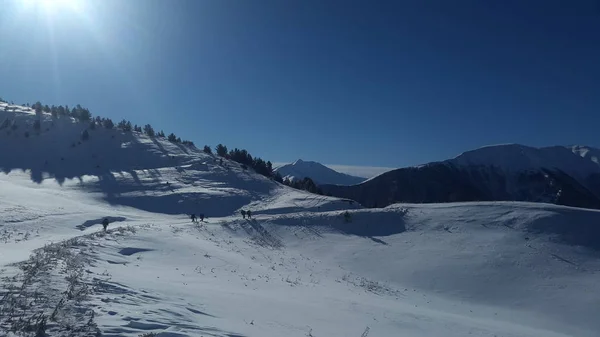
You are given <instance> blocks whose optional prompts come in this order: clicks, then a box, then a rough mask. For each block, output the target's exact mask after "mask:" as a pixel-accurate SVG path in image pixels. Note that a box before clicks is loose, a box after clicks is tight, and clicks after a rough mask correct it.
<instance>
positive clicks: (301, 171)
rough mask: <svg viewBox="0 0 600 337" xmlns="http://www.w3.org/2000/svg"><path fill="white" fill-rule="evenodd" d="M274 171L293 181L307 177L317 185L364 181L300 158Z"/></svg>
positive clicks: (352, 183) (351, 183)
mask: <svg viewBox="0 0 600 337" xmlns="http://www.w3.org/2000/svg"><path fill="white" fill-rule="evenodd" d="M275 171H276V172H279V174H281V176H282V177H283V178H284V179H289V180H292V181H293V180H296V179H304V178H305V177H309V178H310V179H312V180H313V181H314V182H315V183H316V184H318V185H321V184H331V185H355V184H359V183H361V182H363V181H365V178H360V177H354V176H351V175H348V174H344V173H340V172H337V171H335V170H333V169H330V168H329V167H327V166H325V165H323V164H320V163H317V162H314V161H304V160H301V159H298V160H296V161H295V162H293V163H292V164H287V165H283V166H280V167H278V168H276V169H275Z"/></svg>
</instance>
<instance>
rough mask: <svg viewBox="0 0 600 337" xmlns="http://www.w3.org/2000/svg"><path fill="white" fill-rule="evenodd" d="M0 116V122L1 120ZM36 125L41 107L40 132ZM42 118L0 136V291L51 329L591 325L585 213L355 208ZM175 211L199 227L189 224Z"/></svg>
mask: <svg viewBox="0 0 600 337" xmlns="http://www.w3.org/2000/svg"><path fill="white" fill-rule="evenodd" d="M1 110H3V107H2V105H1V104H0V120H2V119H3V118H5V117H6V116H10V117H11V118H12V117H15V116H16V115H12V114H13V112H8V113H6V112H2V111H1ZM20 110H25V109H20ZM18 113H20V112H17V113H15V114H18ZM3 114H4V115H3ZM21 114H22V113H21ZM16 117H18V118H19V121H20V123H21V124H26V123H27V122H29V120H30V119H31V118H33V115H31V114H29V113H28V115H24V114H22V115H19V116H16ZM51 122H52V119H51V118H50V117H49V116H44V123H43V126H46V125H48V126H49V125H51V124H50V123H51ZM54 122H55V128H52V127H50V129H49V131H44V132H42V133H41V134H40V135H34V134H33V133H32V135H31V136H30V137H29V138H28V139H25V138H24V137H22V136H21V137H18V138H17V137H15V134H11V135H6V133H5V130H0V151H2V152H1V153H2V156H0V167H2V169H3V172H4V173H0V212H1V213H0V214H1V215H0V277H2V282H1V283H0V298H2V299H3V300H4V299H8V298H11V297H10V296H9V295H10V294H9V295H7V291H8V289H12V290H11V291H16V292H19V294H20V295H21V297H19V298H25V301H23V302H22V303H23V304H22V305H23V306H24V307H23V308H22V309H21V310H23V314H24V315H25V316H26V315H34V314H35V315H37V314H39V313H43V314H45V315H47V317H54V318H53V319H48V322H47V332H48V334H49V335H51V336H69V335H73V331H78V333H77V335H82V336H83V335H90V336H91V335H93V333H95V332H96V331H100V332H101V333H102V335H103V336H138V335H140V334H143V333H146V332H156V333H158V335H159V336H229V337H233V336H237V337H241V336H244V337H250V336H256V337H258V336H260V337H270V336H273V337H275V336H292V337H293V336H298V337H300V336H315V337H318V336H328V337H332V336H340V337H341V336H344V337H346V336H361V335H362V336H366V335H369V336H408V337H421V336H423V337H425V336H444V337H445V336H450V337H452V336H456V337H458V336H461V337H462V336H467V335H472V336H489V337H492V336H502V337H507V336H512V337H517V336H519V337H522V336H530V337H534V336H535V337H542V336H543V337H547V336H550V337H559V336H560V337H566V336H578V337H579V336H583V337H586V336H590V337H591V336H597V335H598V331H600V322H598V320H597V317H596V316H597V309H598V305H599V304H600V302H599V298H598V296H597V294H598V293H600V282H599V281H600V276H599V275H600V274H599V272H600V259H598V257H599V255H598V251H600V227H598V223H600V212H598V211H593V210H584V209H577V208H569V207H562V206H556V205H548V204H532V203H519V202H486V203H454V204H427V205H413V204H410V205H392V206H389V207H386V208H382V209H363V208H361V207H359V206H358V205H357V204H356V203H351V202H349V201H348V200H342V199H337V198H331V197H324V196H318V195H313V194H309V193H307V192H304V191H297V190H293V189H290V188H288V187H286V186H283V185H280V184H277V183H275V182H273V181H271V180H269V179H267V178H265V177H262V176H260V175H257V174H255V173H253V172H252V171H250V170H244V169H242V168H241V167H240V165H239V164H236V163H234V162H231V161H228V160H224V164H223V165H219V164H218V160H215V157H213V156H211V155H206V154H204V153H202V152H201V151H198V150H196V149H193V148H188V147H182V146H178V145H175V144H171V143H169V142H167V141H165V140H161V139H154V140H153V139H150V138H148V137H146V136H143V135H140V134H135V133H134V134H123V133H121V132H120V131H118V130H105V129H98V130H93V131H90V139H89V141H86V142H82V144H81V145H77V146H76V147H70V145H71V144H72V142H74V141H77V139H78V135H79V133H80V132H81V131H82V130H83V128H84V126H83V125H82V124H78V123H73V122H72V121H70V120H62V121H61V120H57V121H54ZM24 127H25V126H23V128H24ZM42 130H45V128H44V127H43V128H42ZM22 131H23V130H21V132H22ZM113 136H114V138H113ZM61 156H62V157H64V158H65V161H66V162H67V163H68V164H62V163H60V157H61ZM46 160H47V161H48V162H49V165H45V164H44V162H45V161H46ZM98 164H100V165H101V167H100V168H99V169H98V168H97V167H96V165H98ZM167 182H168V184H167ZM241 209H245V210H248V209H250V210H252V212H253V216H252V219H242V217H241V216H240V215H239V211H240V210H241ZM346 211H348V212H349V214H350V221H349V222H347V221H346V220H345V218H344V217H343V216H342V214H343V212H346ZM192 212H194V213H196V214H199V213H204V214H205V215H206V216H207V218H206V220H205V222H201V223H199V224H193V223H191V221H190V220H189V216H188V214H189V213H192ZM105 217H109V219H110V221H111V223H110V225H109V231H108V233H103V231H102V226H101V220H102V219H104V218H105ZM51 243H54V244H51ZM30 255H31V256H32V257H31V258H29V256H30ZM28 259H29V260H28ZM26 260H27V261H28V262H27V263H26V264H19V262H21V261H26ZM36 261H41V262H44V263H38V264H36V263H35V262H36ZM19 266H29V267H27V268H19ZM34 267H35V268H39V272H36V269H35V268H34ZM24 275H29V278H26V277H24ZM11 285H13V286H14V287H11ZM7 296H8V297H7ZM61 301H62V302H61ZM17 302H18V301H17ZM11 303H13V302H11V301H8V300H6V301H3V303H1V304H0V332H1V333H0V335H4V334H5V333H6V332H8V329H9V327H10V326H11V324H14V321H13V323H11V322H9V311H7V310H3V309H1V308H6V306H9V305H12V304H11ZM28 306H30V307H28ZM92 312H93V314H92ZM33 334H34V333H33V332H30V333H29V335H33ZM15 335H27V334H22V333H19V334H15Z"/></svg>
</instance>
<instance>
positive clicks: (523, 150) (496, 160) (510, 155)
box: [447, 144, 600, 179]
mask: <svg viewBox="0 0 600 337" xmlns="http://www.w3.org/2000/svg"><path fill="white" fill-rule="evenodd" d="M581 149H582V147H578V146H574V147H565V146H551V147H542V148H534V147H529V146H525V145H519V144H502V145H492V146H485V147H482V148H479V149H476V150H472V151H467V152H464V153H462V154H460V155H459V156H457V157H456V158H454V159H451V160H448V161H447V162H450V163H452V164H455V165H458V166H470V165H484V166H494V167H497V168H500V169H503V170H505V171H511V172H515V171H526V170H538V169H540V168H548V169H559V170H561V171H563V172H565V173H567V174H569V175H571V176H572V177H575V178H577V179H584V178H586V177H587V176H589V175H590V174H593V173H600V164H598V161H597V158H598V155H597V153H600V150H597V149H593V151H594V153H596V155H594V156H585V153H587V151H580V150H581ZM587 149H589V148H587ZM594 158H595V159H594Z"/></svg>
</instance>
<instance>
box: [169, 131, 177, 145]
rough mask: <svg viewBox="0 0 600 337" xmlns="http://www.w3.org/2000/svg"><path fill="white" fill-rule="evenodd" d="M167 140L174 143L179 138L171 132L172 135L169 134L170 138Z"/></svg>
mask: <svg viewBox="0 0 600 337" xmlns="http://www.w3.org/2000/svg"><path fill="white" fill-rule="evenodd" d="M167 139H168V140H169V141H170V142H173V143H175V142H177V136H175V134H174V133H172V132H171V134H169V137H167Z"/></svg>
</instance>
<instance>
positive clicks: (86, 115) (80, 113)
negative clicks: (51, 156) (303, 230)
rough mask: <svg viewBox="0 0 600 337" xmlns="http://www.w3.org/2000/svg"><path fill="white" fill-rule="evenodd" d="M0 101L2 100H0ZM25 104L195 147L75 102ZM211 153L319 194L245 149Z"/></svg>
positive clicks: (220, 146)
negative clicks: (94, 113) (93, 113)
mask: <svg viewBox="0 0 600 337" xmlns="http://www.w3.org/2000/svg"><path fill="white" fill-rule="evenodd" d="M0 102H6V101H4V100H2V99H0ZM11 104H13V103H11ZM25 106H26V107H29V108H31V109H33V110H34V111H35V113H36V115H38V116H41V115H42V113H49V114H51V115H52V117H54V118H60V117H71V118H73V119H75V120H77V121H79V122H89V123H90V126H89V128H90V129H92V130H93V129H95V128H96V127H98V126H100V127H104V128H106V129H113V128H117V129H119V130H122V131H124V132H138V133H144V134H146V135H148V136H149V137H158V138H165V139H166V140H168V141H170V142H172V143H178V144H183V145H187V146H192V147H193V146H195V145H194V142H192V141H190V140H182V139H181V138H180V137H178V136H177V135H175V134H174V133H170V134H169V135H166V134H165V133H164V131H163V130H160V131H158V132H156V131H155V130H154V128H153V127H152V126H151V125H150V124H146V125H144V126H143V127H142V126H139V125H137V124H135V125H134V124H132V123H131V121H128V120H126V119H123V120H121V121H120V122H118V123H117V124H116V125H115V123H114V122H113V121H112V120H111V119H110V118H104V117H100V116H96V117H95V118H94V117H93V116H92V113H91V112H90V110H89V109H87V108H84V107H82V106H81V105H79V104H77V105H75V106H74V107H72V108H70V107H69V106H68V105H65V106H62V105H59V106H55V105H52V106H49V105H47V104H45V105H44V104H42V103H41V102H39V101H38V102H35V103H34V104H33V105H31V106H30V105H29V103H27V104H25ZM34 128H35V127H34ZM203 151H204V152H205V153H208V154H212V153H213V151H212V149H211V147H210V146H208V145H205V146H204V148H203ZM215 152H216V154H217V155H218V156H220V157H223V158H227V159H230V160H233V161H235V162H237V163H239V164H240V165H241V166H242V168H244V169H248V168H249V167H250V168H252V169H253V170H254V171H255V172H256V173H258V174H261V175H263V176H265V177H268V178H271V179H273V180H275V181H277V182H279V183H282V184H284V185H287V186H289V187H292V188H295V189H299V190H305V191H308V192H311V193H316V194H321V195H323V191H322V190H321V188H319V187H318V186H317V184H315V183H314V181H313V180H312V179H310V178H309V177H306V178H304V179H301V180H293V181H291V180H289V179H285V180H284V179H283V178H282V177H281V175H280V174H279V173H278V172H275V171H274V170H273V164H272V163H271V162H270V161H265V160H263V159H262V158H260V157H254V156H252V155H251V154H250V153H249V152H248V151H247V150H245V149H238V148H234V149H232V150H229V149H228V148H227V146H225V145H223V144H218V145H217V146H216V147H215Z"/></svg>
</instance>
